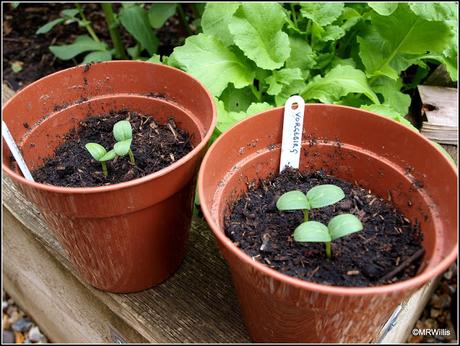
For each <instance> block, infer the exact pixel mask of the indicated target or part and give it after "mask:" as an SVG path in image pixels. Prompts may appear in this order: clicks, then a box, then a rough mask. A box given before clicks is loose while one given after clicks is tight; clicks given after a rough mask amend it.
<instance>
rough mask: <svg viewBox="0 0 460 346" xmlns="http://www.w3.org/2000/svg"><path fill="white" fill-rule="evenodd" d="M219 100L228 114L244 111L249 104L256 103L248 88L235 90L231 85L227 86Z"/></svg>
mask: <svg viewBox="0 0 460 346" xmlns="http://www.w3.org/2000/svg"><path fill="white" fill-rule="evenodd" d="M219 99H220V100H221V101H223V102H224V104H225V109H226V110H227V111H229V112H242V111H246V110H247V109H248V107H249V106H250V105H251V103H253V102H257V99H256V97H255V96H254V94H253V93H252V92H251V89H250V88H249V87H245V88H241V89H236V88H235V87H234V86H233V84H229V86H228V87H227V88H226V89H225V90H224V91H223V92H222V94H221V95H220V97H219Z"/></svg>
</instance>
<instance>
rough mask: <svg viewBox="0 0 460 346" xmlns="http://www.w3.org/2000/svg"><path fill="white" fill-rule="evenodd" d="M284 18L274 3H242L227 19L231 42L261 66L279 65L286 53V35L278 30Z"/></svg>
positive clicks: (284, 59)
mask: <svg viewBox="0 0 460 346" xmlns="http://www.w3.org/2000/svg"><path fill="white" fill-rule="evenodd" d="M285 21H286V15H285V13H284V11H283V8H282V7H281V5H280V4H278V3H243V4H242V5H241V7H240V8H239V9H238V10H237V12H236V14H235V15H234V16H233V17H232V18H231V19H230V21H229V26H228V27H229V29H230V33H231V34H232V36H233V41H234V42H235V44H236V45H237V46H238V47H239V48H240V49H241V50H242V51H243V52H244V54H245V55H246V56H247V57H248V58H249V59H251V60H252V61H254V62H255V63H256V65H257V66H258V67H260V68H264V69H270V70H273V69H277V68H280V67H281V66H283V64H284V62H285V61H286V59H287V58H288V57H289V54H290V47H289V37H288V35H287V34H286V33H285V32H283V31H282V30H281V29H282V27H283V25H284V23H285Z"/></svg>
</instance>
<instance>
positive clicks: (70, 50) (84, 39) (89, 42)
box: [49, 35, 107, 60]
mask: <svg viewBox="0 0 460 346" xmlns="http://www.w3.org/2000/svg"><path fill="white" fill-rule="evenodd" d="M49 49H50V51H51V53H53V54H54V55H55V56H56V57H58V58H59V59H61V60H70V59H72V58H74V57H76V56H77V55H78V54H81V53H84V52H88V51H97V50H106V49H107V45H106V44H105V43H104V42H96V41H94V40H93V39H92V38H91V37H89V36H88V35H82V36H78V37H77V38H76V40H75V41H74V42H73V43H72V44H67V45H62V46H50V47H49Z"/></svg>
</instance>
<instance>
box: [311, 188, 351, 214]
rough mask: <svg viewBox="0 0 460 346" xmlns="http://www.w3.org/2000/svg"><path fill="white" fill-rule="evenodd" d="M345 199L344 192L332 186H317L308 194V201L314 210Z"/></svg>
mask: <svg viewBox="0 0 460 346" xmlns="http://www.w3.org/2000/svg"><path fill="white" fill-rule="evenodd" d="M344 198H345V193H344V192H343V190H342V189H341V188H340V187H338V186H336V185H332V184H323V185H317V186H315V187H312V188H311V189H310V190H308V192H307V199H308V202H309V204H310V207H311V208H312V209H313V208H323V207H326V206H328V205H331V204H334V203H337V202H338V201H340V200H342V199H344Z"/></svg>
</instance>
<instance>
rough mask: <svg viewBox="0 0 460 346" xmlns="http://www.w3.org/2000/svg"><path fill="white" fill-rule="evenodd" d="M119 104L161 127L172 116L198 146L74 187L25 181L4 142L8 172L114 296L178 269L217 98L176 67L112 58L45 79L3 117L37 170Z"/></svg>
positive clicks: (91, 278)
mask: <svg viewBox="0 0 460 346" xmlns="http://www.w3.org/2000/svg"><path fill="white" fill-rule="evenodd" d="M123 109H128V110H130V111H135V112H140V113H143V114H148V115H152V116H154V117H155V118H156V119H157V120H159V121H160V122H162V123H164V122H166V121H167V119H168V117H170V116H174V118H175V121H176V123H177V125H178V126H179V127H181V128H182V129H184V130H186V131H187V132H188V133H189V134H190V135H191V138H192V144H193V150H192V151H191V152H190V153H188V154H187V155H185V156H184V157H183V158H181V159H180V160H178V161H176V162H174V163H173V164H171V165H170V166H168V167H166V168H164V169H162V170H160V171H158V172H155V173H152V174H149V175H147V176H144V177H142V178H139V179H135V180H132V181H128V182H123V183H119V184H114V185H109V186H103V187H91V188H68V187H59V186H52V185H47V184H40V183H36V182H31V181H28V180H26V179H25V178H24V177H23V176H22V175H21V174H20V173H19V171H18V170H17V168H14V167H13V168H12V166H11V162H10V152H9V150H8V149H7V146H6V145H5V144H4V146H3V147H4V152H3V169H4V171H5V172H6V173H7V175H8V176H10V177H11V178H12V180H13V182H14V183H15V185H17V186H18V187H19V189H20V190H21V191H22V192H23V193H24V194H25V195H26V196H27V198H29V199H30V200H31V201H32V202H33V203H35V204H36V205H37V206H38V208H39V209H40V211H41V213H42V215H43V217H44V219H45V220H46V222H47V223H48V224H49V226H50V228H51V229H52V230H53V231H54V233H55V235H56V237H57V239H58V241H59V242H60V243H61V244H62V245H63V246H64V248H65V249H66V250H67V251H68V253H69V255H70V258H71V260H72V262H73V264H74V265H75V266H76V268H77V270H78V272H79V273H80V275H81V276H82V277H83V278H84V279H85V280H86V281H87V282H88V283H90V284H91V285H93V286H95V287H97V288H99V289H102V290H106V291H111V292H134V291H140V290H143V289H146V288H149V287H151V286H153V285H155V284H158V283H160V282H162V281H164V280H165V279H166V278H167V277H169V276H170V275H171V274H172V273H174V271H175V270H176V269H177V268H178V266H179V265H180V263H181V261H182V259H183V257H184V255H185V250H186V243H187V238H188V229H189V227H190V222H191V215H192V206H193V197H194V187H195V184H196V174H197V171H198V167H199V164H200V162H201V159H202V157H203V155H204V152H205V150H206V148H207V143H208V141H209V139H210V136H211V134H212V132H213V129H214V126H215V122H216V111H215V107H214V104H213V100H212V96H211V95H210V94H209V92H208V91H207V90H206V89H205V88H204V86H203V85H202V84H201V83H200V82H198V81H197V80H196V79H194V78H192V77H191V76H190V75H188V74H186V73H184V72H181V71H180V70H177V69H175V68H171V67H168V66H164V65H160V64H153V63H148V62H138V61H112V62H103V63H97V64H92V65H85V66H79V67H74V68H70V69H67V70H63V71H60V72H57V73H54V74H52V75H49V76H47V77H45V78H42V79H40V80H38V81H37V82H35V83H33V84H31V85H29V86H28V87H26V88H24V89H23V90H22V91H20V92H19V93H17V94H16V95H15V96H14V97H13V98H11V100H9V101H8V102H7V103H6V104H5V106H4V108H3V119H4V121H5V122H6V123H7V125H8V127H9V129H10V131H11V133H12V135H13V137H14V138H15V141H16V143H17V144H18V146H19V147H20V149H21V151H22V153H23V156H24V158H25V160H26V162H27V164H28V166H29V168H31V169H32V170H33V169H35V168H37V167H38V166H40V164H41V163H42V162H43V159H44V158H47V157H50V156H52V154H53V152H54V150H55V148H56V147H57V146H58V145H59V144H61V143H62V141H63V136H64V135H65V134H66V133H67V132H68V131H69V130H71V129H72V128H74V127H77V126H78V123H79V122H80V121H81V120H82V119H84V118H86V117H88V116H89V115H103V114H104V113H107V112H108V111H111V110H115V111H117V110H123ZM24 124H26V125H24ZM26 127H27V128H26ZM14 166H16V165H14Z"/></svg>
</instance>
